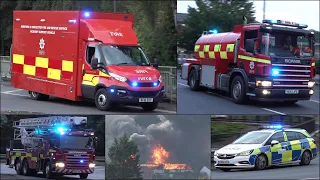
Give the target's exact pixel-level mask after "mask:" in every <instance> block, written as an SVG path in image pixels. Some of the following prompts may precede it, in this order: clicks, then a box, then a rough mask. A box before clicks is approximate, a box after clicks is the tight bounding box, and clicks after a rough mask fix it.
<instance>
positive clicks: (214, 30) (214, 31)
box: [209, 29, 218, 34]
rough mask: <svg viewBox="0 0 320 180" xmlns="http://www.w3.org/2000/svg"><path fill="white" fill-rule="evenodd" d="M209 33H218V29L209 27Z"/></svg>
mask: <svg viewBox="0 0 320 180" xmlns="http://www.w3.org/2000/svg"><path fill="white" fill-rule="evenodd" d="M209 33H212V34H217V33H218V30H216V29H211V30H209Z"/></svg>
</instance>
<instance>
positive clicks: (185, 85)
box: [178, 83, 189, 87]
mask: <svg viewBox="0 0 320 180" xmlns="http://www.w3.org/2000/svg"><path fill="white" fill-rule="evenodd" d="M178 84H179V85H181V86H186V87H189V86H188V85H186V84H182V83H178Z"/></svg>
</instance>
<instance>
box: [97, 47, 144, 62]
mask: <svg viewBox="0 0 320 180" xmlns="http://www.w3.org/2000/svg"><path fill="white" fill-rule="evenodd" d="M101 51H102V54H103V56H104V59H105V61H106V64H107V65H117V66H150V63H149V61H148V59H147V57H146V56H145V54H144V53H143V51H142V49H141V48H140V47H138V46H110V45H102V46H101Z"/></svg>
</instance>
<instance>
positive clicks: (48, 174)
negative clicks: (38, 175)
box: [43, 161, 53, 179]
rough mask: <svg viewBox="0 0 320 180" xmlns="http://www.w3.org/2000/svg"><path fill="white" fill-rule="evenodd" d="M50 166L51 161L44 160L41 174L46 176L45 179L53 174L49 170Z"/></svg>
mask: <svg viewBox="0 0 320 180" xmlns="http://www.w3.org/2000/svg"><path fill="white" fill-rule="evenodd" d="M51 170H52V168H51V163H50V162H49V161H47V162H46V165H45V168H44V171H43V175H44V176H45V177H46V178H47V179H51V178H53V174H52V172H51Z"/></svg>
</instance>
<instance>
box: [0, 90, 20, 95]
mask: <svg viewBox="0 0 320 180" xmlns="http://www.w3.org/2000/svg"><path fill="white" fill-rule="evenodd" d="M17 91H23V89H16V90H12V91H4V92H1V93H5V94H6V93H12V92H17Z"/></svg>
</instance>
